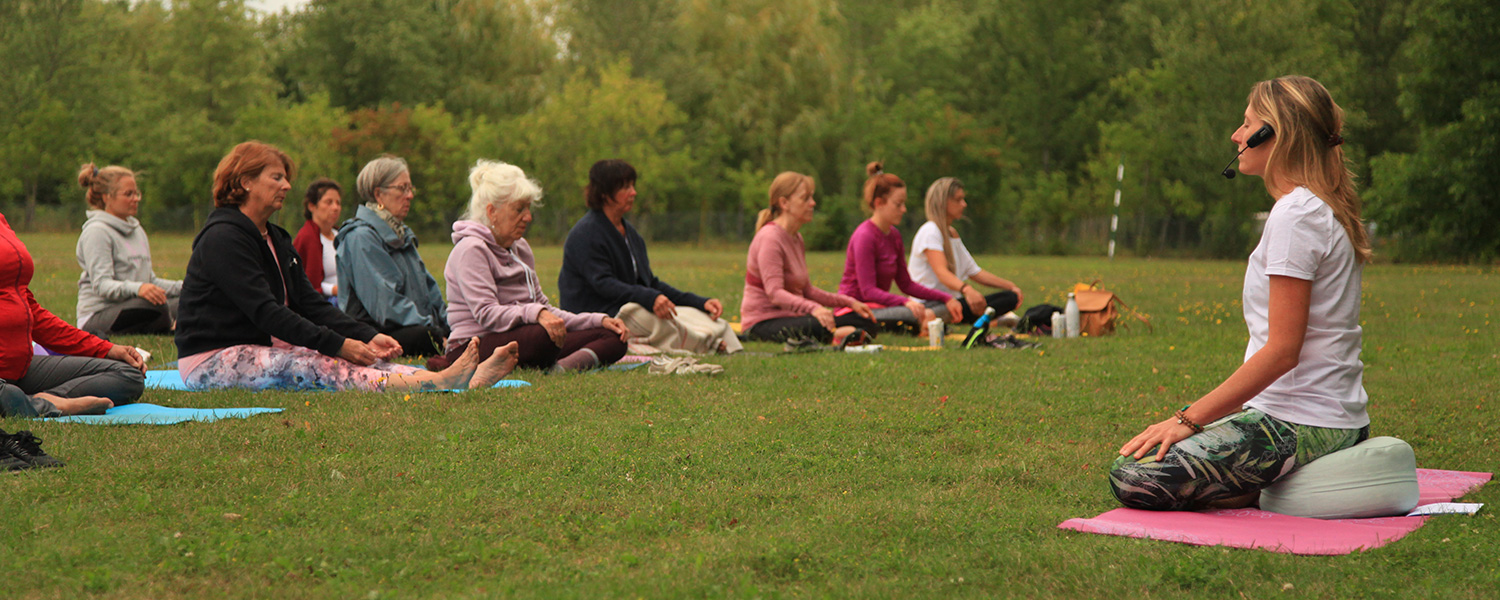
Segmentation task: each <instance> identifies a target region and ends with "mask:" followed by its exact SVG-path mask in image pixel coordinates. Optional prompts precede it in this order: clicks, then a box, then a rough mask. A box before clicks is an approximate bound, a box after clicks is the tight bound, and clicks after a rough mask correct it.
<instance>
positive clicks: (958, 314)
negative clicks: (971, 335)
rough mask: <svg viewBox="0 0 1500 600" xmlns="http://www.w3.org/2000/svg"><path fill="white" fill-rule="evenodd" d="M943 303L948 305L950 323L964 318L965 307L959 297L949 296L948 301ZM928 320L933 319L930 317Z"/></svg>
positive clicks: (981, 310)
mask: <svg viewBox="0 0 1500 600" xmlns="http://www.w3.org/2000/svg"><path fill="white" fill-rule="evenodd" d="M943 304H944V305H945V306H947V308H948V322H949V323H957V322H959V321H962V320H964V307H963V305H960V304H959V303H958V299H957V298H949V299H948V301H947V302H944V303H943ZM979 312H980V313H983V312H984V310H983V309H980V310H979ZM928 320H929V321H930V320H931V319H928Z"/></svg>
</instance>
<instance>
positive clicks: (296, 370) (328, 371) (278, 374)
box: [183, 344, 421, 392]
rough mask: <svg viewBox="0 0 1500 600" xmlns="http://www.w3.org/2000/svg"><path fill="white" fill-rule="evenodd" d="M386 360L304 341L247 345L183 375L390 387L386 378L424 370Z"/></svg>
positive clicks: (261, 386) (325, 386)
mask: <svg viewBox="0 0 1500 600" xmlns="http://www.w3.org/2000/svg"><path fill="white" fill-rule="evenodd" d="M420 370H421V369H418V368H416V367H412V366H409V365H401V364H394V363H389V362H385V361H381V362H378V363H375V364H374V365H372V366H369V367H361V366H359V365H356V364H354V363H351V362H349V361H347V360H344V359H341V358H334V357H332V356H326V355H324V354H323V353H321V352H318V351H316V350H312V349H309V348H303V347H301V346H291V345H284V344H277V345H276V346H257V345H254V344H245V345H241V346H230V347H228V348H224V349H222V350H219V351H216V352H214V353H213V354H211V355H209V356H208V357H206V358H204V359H203V361H202V362H200V363H198V364H197V365H196V366H194V367H193V368H192V369H191V370H190V371H189V372H187V373H184V374H183V383H186V384H187V386H188V388H189V389H192V390H213V389H223V388H248V389H252V390H295V391H306V390H326V391H340V390H365V391H373V392H381V391H385V382H386V378H388V377H390V376H391V375H410V374H412V373H416V372H418V371H420Z"/></svg>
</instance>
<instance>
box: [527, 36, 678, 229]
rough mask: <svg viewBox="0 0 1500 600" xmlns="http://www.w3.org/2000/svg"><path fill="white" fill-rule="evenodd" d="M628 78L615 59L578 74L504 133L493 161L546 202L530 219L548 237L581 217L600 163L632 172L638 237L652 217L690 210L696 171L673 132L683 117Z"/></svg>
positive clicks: (657, 90) (661, 96) (657, 88)
mask: <svg viewBox="0 0 1500 600" xmlns="http://www.w3.org/2000/svg"><path fill="white" fill-rule="evenodd" d="M629 73H630V66H629V65H628V64H626V63H623V62H622V63H616V64H614V65H610V66H607V67H605V68H603V69H602V70H600V71H598V72H589V71H587V70H580V71H579V72H577V73H575V74H574V75H573V76H572V77H571V78H569V80H568V81H567V83H565V84H564V85H563V87H562V89H561V90H559V91H558V92H557V93H556V94H554V95H553V96H552V97H551V98H550V99H549V100H548V101H547V102H546V103H545V104H543V105H542V106H540V107H538V108H537V109H536V110H534V111H532V112H530V113H528V114H526V115H525V116H522V117H521V118H519V119H517V120H516V121H515V122H514V123H512V124H510V125H509V126H507V127H506V128H505V129H506V130H508V131H510V132H511V136H512V137H511V138H510V139H508V140H506V141H505V142H504V144H505V146H506V147H507V148H508V150H509V151H508V152H504V151H502V152H499V157H500V158H502V159H507V160H508V161H509V162H514V163H515V164H516V165H518V166H520V167H521V168H522V169H525V170H526V172H527V174H529V175H530V176H531V177H533V178H535V179H536V180H537V181H539V182H541V184H542V188H543V189H545V190H546V194H547V198H548V200H547V206H546V207H545V208H543V209H542V210H543V211H545V212H543V213H542V214H541V215H539V216H538V219H537V220H538V223H539V224H543V223H546V224H549V225H551V230H552V232H553V234H554V235H561V234H563V233H565V232H566V231H567V230H568V229H569V228H570V227H571V226H572V223H573V221H575V220H577V218H578V217H579V216H581V215H582V214H583V212H584V210H585V209H584V203H583V201H582V199H583V188H584V185H586V183H587V180H588V169H589V167H590V166H591V165H592V164H593V163H594V162H596V161H598V160H602V159H606V158H621V159H624V160H626V161H629V162H630V163H631V164H632V165H633V166H634V167H635V168H636V171H637V173H639V176H640V180H639V181H638V182H637V190H638V193H639V196H638V197H637V199H636V205H635V209H634V213H635V216H634V217H633V218H634V219H635V220H636V221H637V225H638V226H639V227H640V228H641V229H642V235H649V234H650V221H651V215H652V214H654V213H662V212H668V211H674V210H681V209H684V208H689V207H691V208H696V207H697V205H698V198H697V197H696V196H695V192H696V190H695V188H694V184H695V182H697V181H699V180H700V179H702V178H703V177H704V173H703V172H702V170H701V169H700V168H699V163H698V160H697V159H696V158H695V157H694V156H693V154H692V152H691V150H690V149H689V147H688V144H687V142H686V139H685V137H684V135H683V133H682V130H681V129H680V128H681V126H682V124H683V122H684V121H685V120H686V116H685V115H684V114H683V113H682V111H681V110H679V109H678V108H677V106H676V105H674V104H672V102H671V101H669V100H667V95H666V92H665V91H664V90H663V89H662V85H661V84H660V83H657V82H654V81H650V80H643V79H637V78H634V77H631V76H630V75H629ZM497 150H500V149H497ZM548 213H550V214H548ZM537 234H538V237H542V238H546V237H547V235H546V234H545V233H544V232H543V231H538V232H537Z"/></svg>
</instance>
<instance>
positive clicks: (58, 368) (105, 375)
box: [0, 356, 146, 417]
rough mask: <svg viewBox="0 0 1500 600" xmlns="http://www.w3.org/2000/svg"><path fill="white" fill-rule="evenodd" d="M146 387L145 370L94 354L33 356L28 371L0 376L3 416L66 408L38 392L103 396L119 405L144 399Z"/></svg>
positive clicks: (43, 413) (39, 414) (43, 414)
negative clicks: (16, 375) (5, 377)
mask: <svg viewBox="0 0 1500 600" xmlns="http://www.w3.org/2000/svg"><path fill="white" fill-rule="evenodd" d="M145 391H146V377H145V375H142V374H141V370H140V369H137V368H135V367H132V366H130V365H129V364H126V363H124V362H121V361H118V360H114V359H109V358H93V357H90V356H33V357H31V366H30V367H29V368H28V369H27V370H26V375H24V376H22V377H21V378H20V379H19V380H16V381H6V380H3V379H0V417H59V416H62V412H61V411H59V410H58V409H57V407H56V406H53V405H52V403H51V402H48V401H47V400H44V399H41V398H37V397H36V396H35V394H39V393H48V394H52V395H54V396H58V397H61V398H78V397H81V396H100V397H103V398H109V399H110V401H112V402H114V403H115V405H116V406H118V405H121V404H130V403H132V402H135V401H136V400H138V399H140V397H141V394H142V393H143V392H145Z"/></svg>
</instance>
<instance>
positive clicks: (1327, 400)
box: [1109, 76, 1370, 510]
mask: <svg viewBox="0 0 1500 600" xmlns="http://www.w3.org/2000/svg"><path fill="white" fill-rule="evenodd" d="M1343 124H1344V115H1343V110H1341V109H1340V108H1339V106H1338V105H1337V104H1335V103H1334V102H1333V98H1332V97H1330V96H1329V94H1328V90H1326V89H1324V88H1323V86H1322V84H1319V83H1318V82H1317V81H1314V80H1312V79H1309V78H1307V77H1298V76H1291V77H1281V78H1278V79H1274V80H1271V81H1262V82H1260V83H1257V84H1255V87H1254V88H1252V89H1251V91H1250V98H1249V107H1248V108H1246V109H1245V120H1244V123H1242V124H1241V125H1240V126H1239V129H1236V130H1235V132H1234V135H1233V136H1232V137H1231V138H1230V139H1231V140H1233V141H1234V143H1235V144H1236V145H1237V146H1239V148H1240V150H1241V152H1242V154H1240V157H1239V161H1240V171H1241V172H1243V173H1245V174H1246V175H1257V176H1260V177H1261V178H1262V179H1263V180H1264V181H1265V186H1266V191H1268V192H1270V194H1271V197H1272V198H1275V199H1276V203H1275V205H1274V206H1272V208H1271V215H1270V217H1269V218H1268V219H1266V228H1265V232H1264V233H1263V234H1262V235H1261V238H1260V244H1259V245H1258V246H1256V248H1255V251H1254V252H1253V253H1252V254H1251V255H1250V264H1249V266H1248V268H1246V269H1245V289H1244V295H1243V303H1244V313H1245V323H1246V325H1248V326H1249V329H1250V342H1249V344H1248V346H1247V347H1246V349H1245V362H1244V364H1242V365H1240V367H1239V368H1238V369H1236V370H1235V372H1234V374H1232V375H1230V376H1229V378H1228V379H1226V380H1224V382H1223V383H1221V384H1219V386H1218V387H1216V388H1214V390H1213V391H1211V392H1209V393H1207V394H1205V395H1204V396H1203V397H1202V398H1199V399H1198V401H1197V402H1194V403H1192V404H1190V405H1188V406H1186V407H1184V408H1183V409H1181V410H1179V411H1177V413H1176V414H1175V415H1174V416H1171V417H1168V418H1167V419H1165V420H1163V421H1161V422H1159V423H1156V424H1155V425H1152V426H1150V427H1147V428H1146V430H1145V431H1142V432H1141V433H1140V434H1139V435H1136V436H1135V437H1134V438H1131V440H1130V441H1129V442H1127V443H1126V444H1125V445H1124V446H1123V447H1122V448H1120V457H1119V458H1118V459H1117V460H1116V461H1115V463H1114V467H1113V468H1112V469H1111V471H1110V478H1109V479H1110V485H1111V487H1112V488H1113V489H1114V492H1115V496H1116V497H1118V498H1119V499H1120V501H1121V502H1122V503H1124V504H1125V505H1126V506H1129V507H1133V508H1146V509H1156V510H1194V509H1200V508H1214V507H1219V508H1231V507H1239V506H1247V505H1249V504H1251V503H1253V502H1255V501H1256V499H1257V498H1258V497H1259V493H1260V490H1261V489H1263V488H1265V487H1266V486H1268V485H1270V484H1271V483H1273V482H1275V481H1276V480H1277V479H1280V478H1281V477H1283V476H1285V475H1287V474H1289V473H1291V472H1293V471H1295V470H1296V469H1298V468H1300V467H1302V466H1303V465H1306V464H1307V463H1308V462H1311V461H1312V460H1314V459H1316V458H1319V457H1321V456H1324V455H1327V454H1330V453H1332V452H1337V451H1339V450H1342V449H1344V448H1348V447H1350V446H1353V445H1354V444H1357V443H1359V442H1360V441H1363V440H1364V439H1365V438H1367V437H1368V436H1369V432H1370V427H1369V424H1370V418H1369V416H1368V415H1367V414H1366V413H1365V403H1366V402H1367V400H1368V398H1367V396H1366V395H1365V389H1364V384H1363V374H1364V364H1363V363H1361V362H1360V360H1359V353H1360V347H1361V330H1360V326H1359V293H1360V274H1361V272H1362V270H1363V265H1364V263H1365V262H1367V261H1368V260H1369V258H1370V243H1369V239H1368V237H1367V236H1366V235H1365V230H1364V226H1363V225H1362V224H1361V223H1360V219H1359V210H1360V200H1359V195H1358V194H1357V193H1356V192H1355V189H1354V182H1353V177H1352V176H1351V174H1350V173H1349V170H1348V167H1347V166H1346V165H1345V158H1344V153H1343V150H1342V149H1341V148H1340V145H1341V144H1343V141H1344V139H1343V137H1342V136H1341V135H1340V131H1341V130H1342V129H1343ZM1263 129H1264V130H1266V131H1264V132H1262V130H1263ZM1252 139H1254V140H1255V141H1252ZM1262 141H1263V142H1264V143H1260V142H1262ZM1252 145H1253V146H1254V147H1251V146H1252Z"/></svg>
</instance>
